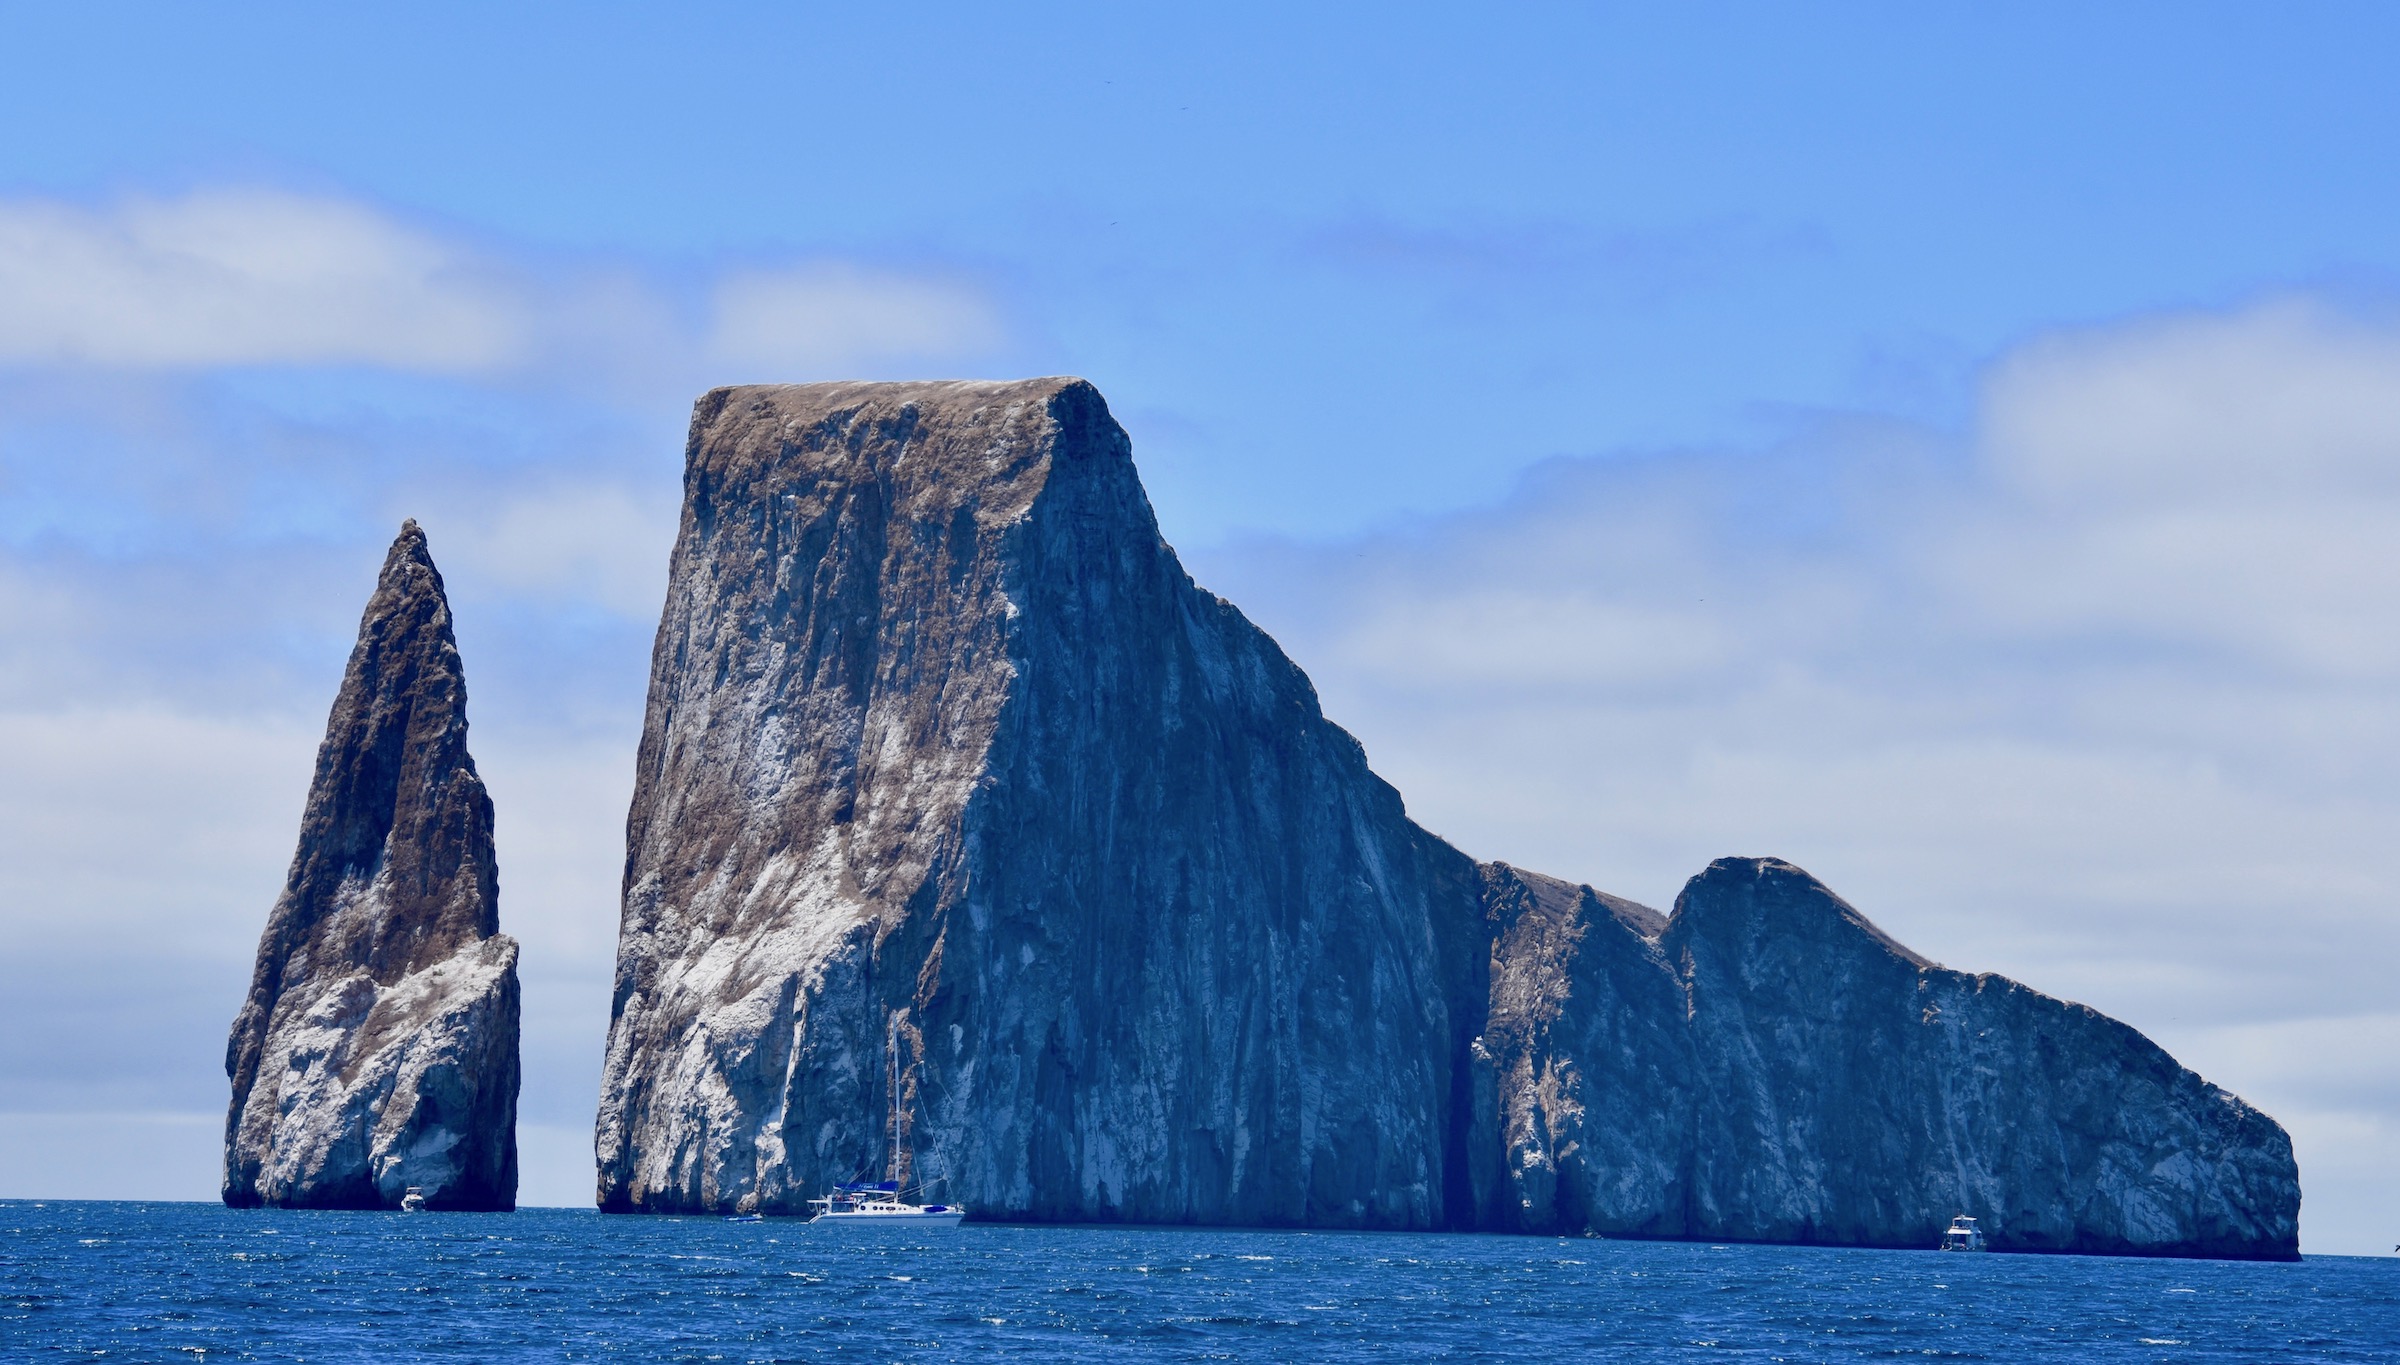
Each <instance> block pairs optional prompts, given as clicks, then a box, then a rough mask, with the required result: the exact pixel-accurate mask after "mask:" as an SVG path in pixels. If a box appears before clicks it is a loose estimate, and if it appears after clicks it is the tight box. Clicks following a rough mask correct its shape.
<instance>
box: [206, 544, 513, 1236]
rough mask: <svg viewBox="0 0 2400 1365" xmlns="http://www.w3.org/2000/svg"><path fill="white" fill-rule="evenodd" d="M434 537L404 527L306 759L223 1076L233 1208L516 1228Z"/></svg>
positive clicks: (505, 1109) (478, 809) (482, 836)
mask: <svg viewBox="0 0 2400 1365" xmlns="http://www.w3.org/2000/svg"><path fill="white" fill-rule="evenodd" d="M466 703H467V693H466V681H465V677H464V675H463V673H462V672H461V671H460V668H459V660H458V646H457V643H456V642H455V641H454V640H453V639H452V638H451V632H450V604H449V601H448V600H447V598H446V597H445V596H444V595H443V591H442V577H441V575H440V573H438V572H436V571H435V569H434V567H433V560H432V558H431V557H430V556H429V555H428V554H427V553H426V548H425V536H424V533H423V532H421V531H419V530H418V529H417V524H416V523H415V522H413V521H411V522H409V523H407V524H406V525H404V526H402V527H401V529H400V537H399V539H397V540H395V541H394V542H393V543H392V549H391V553H390V554H389V555H388V556H387V557H386V558H385V560H384V565H383V574H382V577H381V579H380V580H379V581H378V582H377V584H376V587H375V595H374V596H373V597H372V598H371V599H370V600H369V601H368V603H367V610H366V616H365V619H364V620H363V621H361V622H360V625H359V632H358V646H357V648H356V649H354V650H353V651H352V652H351V655H350V666H349V669H348V671H347V672H346V673H345V674H344V675H343V678H342V690H341V693H340V695H339V696H337V697H336V698H335V699H334V703H333V713H332V716H331V718H330V719H329V720H328V721H327V724H326V728H325V742H324V745H323V746H322V747H321V748H319V749H318V751H317V773H316V780H315V782H314V784H313V785H312V786H311V787H310V789H309V795H308V807H307V810H306V813H305V814H304V815H303V816H302V818H301V824H300V847H299V851H298V852H297V853H296V854H295V855H294V856H293V859H292V870H291V874H290V876H289V877H288V878H287V879H286V881H285V883H284V890H283V895H282V896H281V897H280V898H279V899H278V900H277V901H276V902H275V908H274V910H273V911H272V912H271V913H270V914H269V915H268V918H267V929H266V933H265V934H264V935H263V936H262V937H261V938H260V940H259V945H258V965H257V967H256V969H255V970H254V971H253V973H252V975H251V982H250V997H249V999H248V1000H247V1001H246V1002H244V1004H243V1005H242V1010H241V1013H240V1015H239V1016H237V1017H236V1018H235V1020H234V1023H233V1035H232V1037H231V1039H230V1040H229V1041H228V1042H227V1044H226V1050H225V1071H226V1074H227V1075H228V1076H229V1077H230V1078H231V1079H232V1081H233V1104H232V1108H231V1110H230V1112H229V1113H228V1114H227V1116H226V1121H225V1190H224V1195H225V1202H226V1203H228V1204H232V1205H235V1206H249V1205H258V1204H268V1205H275V1206H280V1207H288V1208H353V1209H357V1208H397V1207H399V1204H400V1201H401V1199H402V1197H403V1196H404V1195H406V1193H407V1192H408V1190H409V1189H410V1188H411V1187H416V1188H418V1189H421V1190H422V1191H423V1193H424V1196H425V1199H426V1203H427V1206H428V1207H430V1208H436V1209H508V1208H513V1207H515V1204H516V1191H517V1138H516V1110H517V945H516V942H515V941H514V940H513V939H510V938H508V937H507V936H505V935H503V934H501V933H500V932H499V916H498V904H499V881H498V876H497V873H496V871H495V867H494V863H493V857H492V803H491V798H490V797H488V796H487V795H486V794H485V793H484V789H483V781H482V779H481V778H479V777H477V776H476V773H475V762H474V760H473V759H472V758H470V757H468V755H467V716H466Z"/></svg>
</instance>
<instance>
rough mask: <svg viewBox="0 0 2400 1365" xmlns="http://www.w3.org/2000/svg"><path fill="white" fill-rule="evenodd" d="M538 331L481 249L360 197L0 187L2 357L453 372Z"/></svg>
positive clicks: (517, 355)
mask: <svg viewBox="0 0 2400 1365" xmlns="http://www.w3.org/2000/svg"><path fill="white" fill-rule="evenodd" d="M533 333H534V319H533V316H532V309H531V301H530V300H529V299H528V298H527V297H526V296H525V294H524V292H523V290H522V289H520V288H518V287H517V286H516V285H515V283H514V282H512V281H510V280H509V279H508V278H506V276H505V274H504V273H502V272H500V271H499V270H497V269H496V268H495V267H494V266H493V264H492V263H491V262H489V261H486V260H483V259H479V258H478V256H477V255H476V253H474V252H471V251H469V250H466V249H464V248H462V247H461V246H460V245H459V244H457V243H455V242H451V241H446V240H444V239H442V238H440V237H438V236H435V235H433V234H431V233H428V232H425V231H422V230H419V229H416V228H412V227H409V226H407V225H404V224H402V223H399V222H397V221H395V220H393V219H392V218H390V217H388V216H386V215H384V214H381V213H378V212H376V211H375V210H373V209H370V208H368V207H366V206H365V205H362V204H358V203H354V202H349V201H345V200H339V199H326V198H314V197H308V196H302V195H294V194H284V193H276V192H268V191H212V192H203V193H197V194H192V195H188V196H185V197H182V198H178V199H130V200H126V201H124V202H122V203H119V204H116V205H114V206H111V207H109V208H105V209H92V208H84V207H79V206H75V205H69V204H61V203H54V202H48V201H42V200H14V201H0V361H14V362H19V363H24V362H33V363H68V364H85V365H97V366H112V367H130V368H157V367H166V368H201V367H207V366H215V365H260V364H269V365H272V364H286V365H328V364H331V365H352V364H355V365H383V366H390V367H392V368H395V369H404V370H431V371H437V372H448V373H462V372H476V371H484V370H490V369H494V368H497V367H501V366H506V365H510V364H514V363H518V362H520V361H522V360H523V359H524V357H525V355H526V353H527V350H528V348H529V347H530V346H531V345H532V341H533Z"/></svg>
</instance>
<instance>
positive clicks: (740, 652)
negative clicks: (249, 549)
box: [598, 380, 2298, 1255]
mask: <svg viewBox="0 0 2400 1365" xmlns="http://www.w3.org/2000/svg"><path fill="white" fill-rule="evenodd" d="M687 460H688V463H687V470H686V475H685V505H684V513H683V524H682V530H681V534H680V536H679V538H678V540H677V544H676V549H675V555H674V560H673V565H672V569H671V573H670V581H669V588H668V599H667V606H666V612H665V616H664V619H663V620H662V622H661V624H660V628H659V635H658V643H657V648H656V652H655V654H654V656H653V663H652V673H651V692H650V704H649V714H648V718H647V722H646V726H645V730H644V735H643V743H642V750H641V758H640V766H639V771H638V774H637V780H636V788H635V795H634V803H633V810H632V813H631V816H630V818H629V820H628V824H627V845H628V847H627V860H626V875H625V903H624V918H623V923H622V927H621V933H620V940H619V952H618V971H617V984H616V995H615V1005H614V1013H613V1019H612V1023H611V1027H610V1034H609V1048H608V1057H607V1064H606V1071H605V1074H604V1078H603V1085H602V1097H601V1107H600V1118H599V1130H598V1156H599V1199H600V1203H601V1206H602V1207H603V1208H607V1209H612V1210H654V1211H684V1210H701V1209H754V1208H755V1209H781V1210H797V1209H798V1208H800V1207H801V1206H802V1202H803V1201H804V1200H805V1199H806V1198H808V1197H809V1196H810V1195H812V1194H814V1193H817V1192H819V1191H820V1189H821V1187H822V1186H823V1185H825V1184H827V1183H829V1182H832V1181H835V1180H841V1179H848V1178H855V1177H860V1176H865V1175H868V1174H870V1173H872V1172H875V1171H877V1170H878V1169H879V1168H880V1167H881V1166H882V1165H883V1164H884V1162H885V1160H886V1156H885V1153H886V1151H887V1144H888V1147H889V1149H890V1150H893V1151H896V1153H897V1158H896V1159H897V1161H898V1162H899V1163H900V1164H901V1165H902V1167H903V1168H904V1169H903V1174H904V1176H906V1177H909V1178H912V1179H914V1180H916V1181H919V1182H924V1183H927V1184H930V1185H932V1186H933V1187H934V1188H935V1189H936V1191H937V1192H938V1194H939V1195H940V1196H942V1197H946V1198H948V1199H951V1200H953V1201H956V1202H961V1203H964V1204H967V1205H968V1206H970V1207H971V1208H972V1209H974V1210H975V1212H976V1213H977V1215H978V1216H984V1217H996V1218H1026V1219H1053V1220H1067V1219H1073V1220H1105V1219H1124V1220H1137V1221H1178V1222H1180V1221H1191V1222H1217V1223H1244V1224H1305V1225H1311V1226H1364V1227H1491V1228H1511V1229H1522V1230H1527V1231H1583V1230H1590V1231H1598V1232H1604V1233H1616V1234H1633V1235H1653V1236H1705V1237H1712V1238H1721V1237H1753V1238H1768V1239H1791V1240H1813V1241H1832V1242H1866V1243H1875V1242H1889V1243H1895V1244H1906V1245H1925V1244H1929V1243H1930V1242H1931V1241H1932V1240H1933V1238H1934V1236H1935V1234H1936V1232H1937V1231H1938V1229H1939V1227H1940V1225H1941V1224H1943V1223H1946V1222H1947V1221H1948V1218H1949V1216H1950V1215H1951V1214H1952V1213H1956V1212H1971V1213H1979V1214H1981V1215H1983V1216H1985V1217H1986V1218H1987V1219H1989V1220H1990V1224H1989V1226H1990V1228H1991V1231H1992V1232H1993V1233H1994V1234H1995V1238H1996V1240H1998V1241H1999V1242H2000V1243H2001V1244H2002V1245H2013V1246H2023V1247H2042V1248H2056V1249H2068V1250H2137V1251H2148V1252H2158V1253H2169V1254H2234V1255H2281V1254H2289V1252H2290V1251H2291V1249H2292V1245H2293V1228H2294V1225H2295V1220H2296V1209H2297V1200H2298V1190H2297V1185H2296V1183H2295V1179H2294V1176H2293V1172H2292V1163H2291V1156H2290V1148H2289V1144H2288V1142H2286V1141H2285V1139H2284V1137H2283V1134H2282V1132H2281V1130H2280V1129H2278V1128H2276V1127H2275V1125H2274V1124H2273V1123H2272V1121H2270V1120H2268V1119H2266V1118H2264V1117H2263V1116H2261V1115H2259V1114H2257V1113H2256V1112H2255V1111H2252V1110H2250V1109H2248V1108H2247V1107H2246V1106H2243V1105H2242V1104H2241V1103H2240V1101H2238V1100H2235V1099H2233V1098H2232V1097H2231V1096H2227V1095H2225V1094H2223V1092H2221V1091H2217V1090H2215V1089H2213V1088H2212V1087H2209V1086H2207V1085H2206V1083H2205V1082H2202V1081H2200V1080H2199V1078H2197V1077H2195V1076H2192V1075H2191V1074H2190V1073H2188V1072H2185V1071H2183V1070H2181V1069H2180V1068H2178V1067H2176V1066H2175V1065H2174V1063H2173V1062H2172V1061H2171V1060H2169V1059H2168V1058H2166V1057H2165V1055H2164V1054H2163V1053H2160V1052H2159V1051H2158V1050H2157V1049H2156V1048H2154V1047H2151V1046H2150V1045H2149V1044H2148V1043H2147V1042H2144V1041H2143V1040H2141V1039H2140V1037H2139V1035H2136V1034H2134V1033H2133V1032H2132V1031H2131V1030H2129V1029H2125V1028H2124V1027H2123V1026H2121V1025H2117V1024H2114V1023H2111V1022H2110V1021H2107V1020H2105V1019H2102V1018H2100V1017H2099V1016H2097V1015H2094V1014H2092V1013H2091V1012H2090V1011H2088V1010H2082V1009H2080V1008H2079V1007H2075V1006H2070V1005H2065V1004H2062V1003H2060V1002H2057V1001H2052V1000H2048V999H2046V998H2044V997H2041V996H2038V995H2035V994H2034V993H2032V992H2030V991H2025V990H2023V989H2022V988H2020V987H2016V986H2013V985H2011V984H2009V983H2006V982H2002V981H1999V980H1997V979H1995V978H1989V977H1985V978H1972V977H1965V976H1961V975H1958V974H1956V973H1951V972H1946V971H1944V970H1942V969H1940V968H1937V967H1933V966H1930V965H1929V964H1926V963H1924V962H1922V961H1921V960H1919V959H1917V958H1916V957H1914V956H1913V955H1911V954H1909V953H1907V951H1906V950H1905V949H1901V948H1899V947H1898V946H1897V945H1895V944H1893V943H1891V942H1890V941H1889V940H1888V939H1886V938H1884V937H1883V936H1882V935H1881V934H1880V933H1878V932H1876V931H1875V930H1874V929H1873V928H1872V927H1871V926H1869V925H1867V923H1866V922H1865V921H1864V920H1863V919H1861V918H1860V917H1859V916H1858V915H1857V913H1856V912H1855V911H1853V910H1851V909H1849V907H1847V906H1845V905H1843V904H1842V903H1841V902H1840V901H1838V900H1836V899H1834V898H1833V897H1832V896H1831V895H1830V893H1827V892H1825V891H1824V890H1823V888H1821V887H1818V886H1816V884H1815V883H1814V882H1811V881H1809V880H1807V878H1806V877H1805V874H1801V873H1799V872H1798V871H1797V869H1792V868H1789V867H1787V866H1786V865H1783V864H1779V863H1772V862H1761V863H1749V862H1726V863H1720V864H1718V865H1716V866H1714V867H1712V868H1711V869H1710V870H1709V871H1708V872H1707V873H1705V874H1703V875H1702V876H1701V877H1700V878H1698V879H1695V881H1694V882H1693V884H1692V887H1691V888H1690V889H1689V890H1687V892H1686V894H1685V896H1684V897H1683V899H1682V900H1681V901H1679V902H1678V906H1677V912H1676V915H1675V917H1674V919H1673V920H1672V921H1668V920H1665V919H1663V918H1662V917H1660V916H1658V915H1657V914H1656V913H1655V912H1652V911H1649V910H1647V909H1645V908H1643V907H1641V906H1637V905H1634V904H1632V903H1630V902H1626V901H1622V900H1618V899H1615V898H1612V897H1607V896H1603V895H1601V894H1599V893H1597V892H1593V891H1591V890H1589V889H1588V888H1579V887H1572V886H1568V885H1566V884H1564V883H1561V882H1557V881H1554V880H1551V879H1549V878H1544V877H1540V876H1537V875H1535V874H1532V873H1526V872H1521V871H1518V870H1517V869H1514V868H1509V867H1506V866H1504V865H1500V864H1491V865H1488V866H1483V867H1478V866H1477V865H1476V864H1475V863H1473V862H1472V861H1471V860H1470V859H1468V858H1467V857H1466V856H1465V855H1464V854H1461V853H1459V852H1458V851H1456V850H1454V849H1452V848H1451V847H1450V846H1448V845H1447V844H1445V843H1443V842H1442V841H1441V840H1439V839H1436V838H1434V837H1433V836H1432V835H1429V834H1427V833H1426V832H1424V831H1423V830H1421V829H1419V828H1417V827H1416V826H1415V825H1414V824H1413V823H1411V822H1410V821H1409V820H1408V818H1407V816H1406V813H1405V811H1404V810H1403V808H1402V805H1401V802H1400V799H1399V797H1398V795H1397V794H1396V793H1395V792H1393V791H1392V789H1391V788H1390V787H1388V786H1387V785H1385V784H1384V783H1383V782H1382V781H1380V780H1379V779H1377V778H1376V777H1375V775H1374V774H1373V773H1372V772H1370V771H1369V770H1368V768H1367V766H1366V760H1365V757H1364V755H1363V753H1362V752H1361V751H1360V749H1359V747H1358V745H1357V743H1356V742H1355V741H1353V740H1352V739H1351V738H1350V737H1349V736H1348V735H1347V734H1345V733H1344V732H1343V731H1341V730H1340V729H1339V728H1337V727H1335V726H1334V725H1332V724H1331V723H1330V722H1328V721H1327V720H1326V719H1325V718H1324V717H1323V715H1322V714H1321V713H1320V711H1319V709H1318V706H1317V702H1316V697H1315V694H1314V692H1313V691H1312V689H1311V688H1310V687H1309V684H1308V680H1307V679H1306V678H1305V677H1304V676H1303V675H1302V674H1301V673H1300V671H1299V670H1298V669H1297V668H1296V667H1294V666H1293V664H1292V663H1291V662H1290V660H1288V659H1287V658H1285V657H1284V655H1283V654H1282V652H1281V651H1280V650H1278V649H1277V648H1276V647H1275V644H1274V642H1273V641H1271V640H1269V639H1268V638H1267V637H1266V636H1265V635H1264V634H1263V633H1261V632H1260V631H1258V630H1257V629H1256V628H1255V627H1253V626H1252V625H1251V624H1250V623H1249V622H1248V621H1246V620H1244V619H1243V618H1242V616H1241V615H1240V613H1238V612H1237V611H1235V610H1234V609H1233V608H1232V607H1231V606H1230V605H1228V604H1227V603H1225V602H1223V601H1222V600H1220V599H1218V598H1216V597H1214V596H1212V595H1211V594H1209V593H1207V592H1205V591H1203V590H1201V589H1200V588H1198V587H1197V586H1195V585H1194V584H1193V583H1192V581H1191V579H1190V578H1189V577H1188V576H1187V575H1186V574H1185V573H1184V572H1183V570H1182V568H1181V566H1180V565H1179V564H1178V563H1177V562H1176V559H1175V556H1174V554H1173V552H1172V551H1171V550H1170V549H1168V547H1167V546H1166V545H1165V544H1164V543H1163V542H1162V541H1161V540H1160V538H1159V534H1158V529H1157V525H1156V522H1155V521H1154V519H1153V518H1152V516H1151V513H1150V509H1149V505H1148V503H1147V502H1146V500H1145V499H1144V497H1143V495H1142V492H1141V487H1140V483H1139V481H1138V480H1137V479H1136V477H1135V475H1134V472H1133V465H1132V460H1131V454H1130V450H1129V447H1128V443H1127V441H1126V438H1125V435H1124V433H1123V432H1122V431H1121V430H1120V429H1119V428H1118V427H1117V425H1116V424H1115V423H1114V422H1113V421H1112V420H1110V418H1109V416H1108V413H1107V409H1106V407H1105V405H1104V404H1103V403H1102V401H1101V399H1100V396H1099V395H1098V393H1096V392H1095V391H1093V390H1092V388H1091V387H1090V386H1089V385H1086V384H1083V383H1081V382H1079V381H1073V380H1038V381H1028V382H1023V383H1012V384H966V383H954V384H910V385H886V384H835V385H811V386H797V387H757V388H743V389H726V390H718V391H716V392H713V393H710V394H708V395H707V396H706V397H704V398H703V399H702V400H701V402H700V404H699V406H698V409H697V410H696V412H695V414H694V417H693V423H692V433H691V440H690V444H689V447H688V452H687ZM895 1074H896V1075H897V1077H898V1080H897V1087H896V1088H897V1094H896V1095H895V1094H894V1093H893V1091H894V1088H895V1087H894V1085H893V1083H892V1081H891V1079H890V1078H891V1077H892V1076H893V1075H895ZM2112 1106H2113V1107H2112Z"/></svg>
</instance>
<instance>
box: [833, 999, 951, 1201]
mask: <svg viewBox="0 0 2400 1365" xmlns="http://www.w3.org/2000/svg"><path fill="white" fill-rule="evenodd" d="M884 1056H885V1058H886V1060H887V1064H888V1066H889V1067H890V1071H889V1083H890V1088H891V1094H892V1114H891V1122H890V1124H889V1126H888V1127H887V1128H886V1129H885V1132H884V1169H885V1171H886V1173H887V1174H888V1175H889V1176H890V1178H889V1179H887V1180H877V1181H873V1182H858V1181H852V1182H849V1183H846V1184H841V1185H836V1186H834V1187H833V1192H832V1193H831V1194H828V1195H826V1196H824V1197H823V1198H821V1199H811V1200H809V1201H808V1206H809V1207H810V1208H812V1209H815V1210H816V1212H815V1213H814V1214H812V1215H811V1216H810V1217H809V1220H808V1221H809V1222H811V1223H904V1224H909V1225H912V1226H916V1227H946V1228H950V1227H957V1226H958V1220H960V1219H961V1218H964V1217H966V1216H967V1211H966V1210H965V1209H963V1208H960V1207H958V1206H957V1205H955V1204H911V1203H909V1202H908V1201H907V1200H906V1199H903V1198H902V1197H901V1195H902V1190H901V1188H900V1016H899V1015H898V1014H897V1013H895V1014H893V1015H892V1026H891V1031H890V1033H889V1035H888V1036H887V1037H886V1038H885V1039H884Z"/></svg>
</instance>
